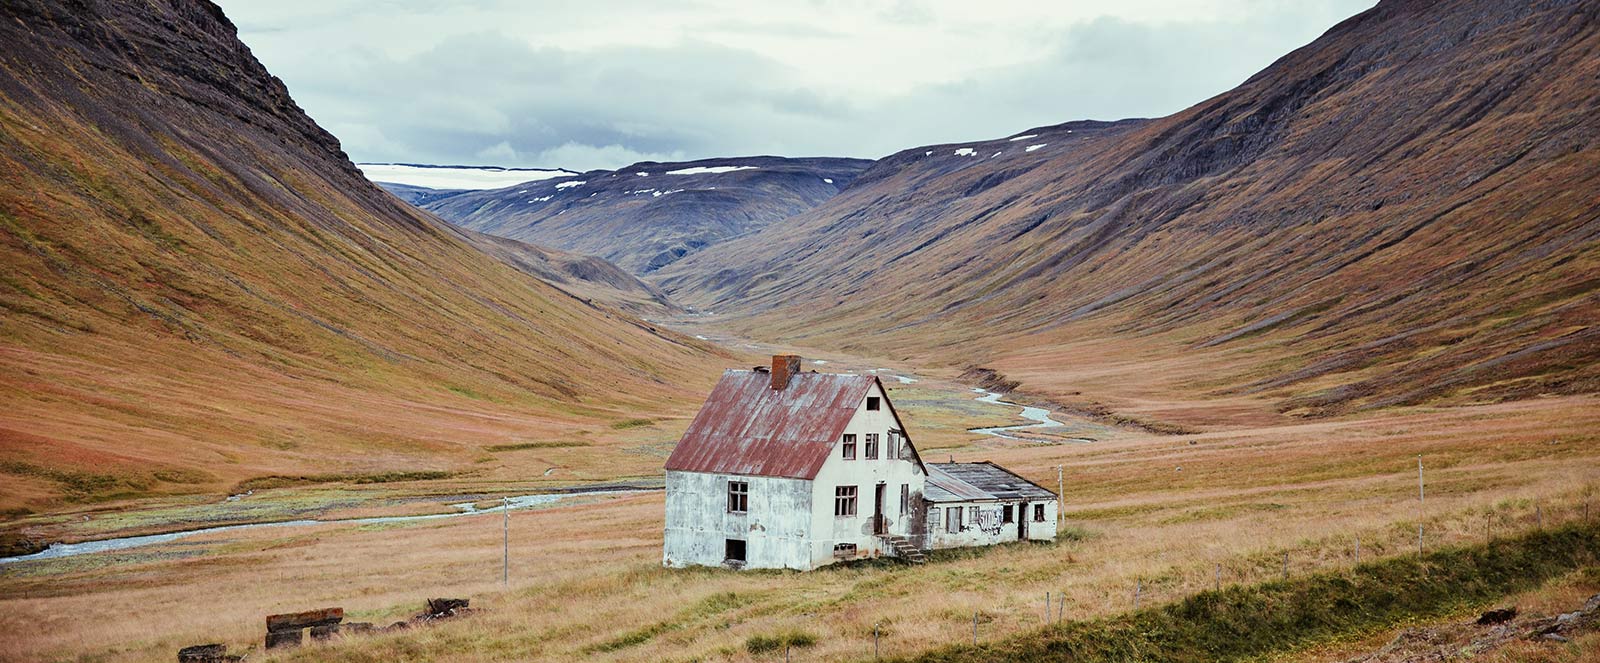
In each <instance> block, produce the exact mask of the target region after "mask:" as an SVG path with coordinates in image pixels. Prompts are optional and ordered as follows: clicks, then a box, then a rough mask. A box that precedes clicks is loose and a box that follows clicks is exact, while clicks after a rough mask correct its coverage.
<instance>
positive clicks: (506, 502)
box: [500, 497, 511, 587]
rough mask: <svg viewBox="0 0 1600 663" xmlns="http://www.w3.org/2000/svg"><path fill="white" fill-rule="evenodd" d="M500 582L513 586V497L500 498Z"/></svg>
mask: <svg viewBox="0 0 1600 663" xmlns="http://www.w3.org/2000/svg"><path fill="white" fill-rule="evenodd" d="M500 499H501V502H500V515H501V516H502V524H501V528H500V584H501V585H502V586H506V587H509V586H511V498H510V497H502V498H500Z"/></svg>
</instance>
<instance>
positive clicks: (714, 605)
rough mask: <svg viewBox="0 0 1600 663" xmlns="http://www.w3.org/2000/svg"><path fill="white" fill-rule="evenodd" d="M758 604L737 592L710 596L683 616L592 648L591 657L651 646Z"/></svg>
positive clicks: (631, 632) (752, 597)
mask: <svg viewBox="0 0 1600 663" xmlns="http://www.w3.org/2000/svg"><path fill="white" fill-rule="evenodd" d="M755 600H756V597H755V596H754V595H751V594H748V593H746V594H739V593H735V592H722V593H720V594H712V595H711V596H708V597H706V598H704V599H702V600H701V601H700V602H699V603H696V604H694V605H692V606H689V607H688V608H685V609H683V611H682V612H679V613H678V614H677V615H674V616H673V617H672V619H668V620H665V621H659V622H656V623H654V624H649V625H646V626H644V627H643V628H639V629H635V630H632V631H629V632H627V633H624V634H622V635H619V636H617V637H615V638H612V639H610V640H607V641H605V642H602V643H600V644H598V645H595V646H593V647H590V648H589V651H590V653H595V652H613V651H617V650H619V649H626V648H628V647H632V646H635V645H641V644H644V643H646V642H649V641H650V640H652V639H654V638H655V637H656V636H658V635H661V634H662V633H666V632H668V631H676V630H678V629H682V628H685V627H687V626H688V625H689V624H691V623H693V622H695V621H697V620H702V619H708V618H712V617H716V616H717V615H720V614H722V613H724V612H727V611H729V610H734V609H737V608H742V607H744V606H746V605H749V604H751V603H752V602H754V601H755Z"/></svg>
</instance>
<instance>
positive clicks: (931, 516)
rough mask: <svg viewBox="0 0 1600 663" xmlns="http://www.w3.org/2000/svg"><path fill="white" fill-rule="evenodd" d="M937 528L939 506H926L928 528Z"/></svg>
mask: <svg viewBox="0 0 1600 663" xmlns="http://www.w3.org/2000/svg"><path fill="white" fill-rule="evenodd" d="M938 528H939V507H936V506H934V507H928V529H930V530H932V529H938Z"/></svg>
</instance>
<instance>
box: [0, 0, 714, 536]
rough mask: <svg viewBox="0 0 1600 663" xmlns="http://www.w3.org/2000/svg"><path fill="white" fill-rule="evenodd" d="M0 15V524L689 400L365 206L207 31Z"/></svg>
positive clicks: (320, 138)
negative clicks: (25, 515)
mask: <svg viewBox="0 0 1600 663" xmlns="http://www.w3.org/2000/svg"><path fill="white" fill-rule="evenodd" d="M0 13H3V14H4V20H0V43H4V44H6V47H5V48H4V49H0V183H3V186H0V254H3V257H4V265H5V267H4V271H3V273H0V307H3V308H4V311H5V313H4V316H3V322H0V358H3V359H0V394H3V395H0V403H3V407H0V474H4V475H5V476H4V479H3V480H0V509H19V508H21V509H26V508H37V507H40V506H49V505H50V504H52V503H53V502H54V501H55V500H59V499H61V498H66V499H72V500H100V499H109V498H114V497H120V496H136V495H145V494H151V493H159V492H167V491H194V490H202V489H204V490H213V489H216V488H219V487H225V486H227V485H229V484H231V483H232V482H234V481H237V480H238V479H240V478H243V477H248V476H255V475H261V474H268V473H286V472H295V473H304V472H357V473H364V472H383V471H390V470H397V469H403V470H417V469H429V470H441V471H457V470H460V469H463V468H467V467H471V463H472V459H473V458H474V457H476V456H477V455H479V454H478V451H477V450H478V448H479V447H480V446H481V445H483V444H486V443H493V442H504V441H506V440H508V439H516V438H520V437H523V436H539V435H553V434H560V433H561V432H563V431H569V430H571V429H574V428H577V427H580V426H592V425H594V424H595V423H597V422H607V421H612V420H615V419H618V418H624V417H630V416H638V412H640V411H644V412H655V411H660V410H662V409H663V408H667V409H672V410H673V411H676V409H677V408H681V407H684V406H685V405H686V404H687V403H688V401H689V400H690V399H691V398H692V393H691V392H693V391H695V389H694V388H693V387H694V386H696V385H698V386H703V385H705V384H709V381H710V380H711V379H713V378H714V377H715V376H714V375H710V374H707V372H706V371H704V370H702V369H700V368H698V366H700V365H703V364H705V363H706V362H705V361H704V359H705V358H706V357H707V354H706V352H707V351H706V350H705V349H704V348H703V347H702V346H699V345H698V344H695V343H694V342H693V341H689V340H686V339H684V338H681V337H677V336H674V335H668V334H664V333H661V332H658V331H657V330H655V329H653V328H651V327H649V326H646V325H644V324H643V323H641V322H639V321H637V320H634V319H631V318H628V317H626V316H622V315H619V314H615V313H612V312H609V311H607V310H604V309H599V308H596V307H594V306H591V305H589V304H586V303H585V302H583V301H580V300H578V299H576V298H574V297H572V296H570V295H568V294H567V293H565V292H562V291H561V290H559V289H557V288H555V287H552V286H551V285H549V284H547V283H544V282H542V281H540V280H538V279H535V278H532V277H530V276H528V275H527V274H525V273H524V272H522V271H519V270H518V269H517V268H515V267H513V266H512V265H508V264H506V263H504V262H501V261H499V260H496V259H494V258H492V257H489V256H488V255H486V254H484V253H482V252H480V251H479V250H477V249H475V248H474V247H473V243H474V242H475V241H480V240H478V239H476V238H474V237H471V236H469V235H467V234H465V233H463V232H462V231H460V230H459V229H456V228H454V227H452V226H450V225H448V224H445V223H443V222H442V221H439V220H438V219H436V218H434V217H432V216H431V215H428V214H426V213H422V212H419V211H417V210H415V209H414V208H411V207H409V206H407V205H404V204H403V203H401V202H400V201H398V200H396V199H395V198H393V197H392V196H390V195H388V194H386V193H384V192H382V191H381V190H379V189H378V188H377V187H375V186H373V185H372V184H370V183H369V182H367V180H366V179H365V178H363V177H362V175H361V173H360V171H358V170H357V169H356V167H355V166H354V165H353V164H351V163H350V162H349V160H348V159H347V158H346V157H345V155H344V153H343V152H342V151H341V150H340V149H339V145H338V143H337V141H335V140H334V138H333V137H332V136H330V135H328V134H327V133H326V132H324V131H323V130H322V129H321V128H320V127H318V126H317V125H316V124H315V123H314V122H312V121H311V120H310V118H308V117H306V116H305V114H304V113H302V112H301V111H300V109H299V108H298V107H297V106H296V105H295V104H294V102H293V101H292V100H291V99H290V98H289V96H288V94H287V92H286V90H285V89H284V87H283V85H282V83H281V82H280V81H278V80H277V79H276V78H274V77H272V76H271V75H270V74H269V73H267V71H266V70H265V69H263V68H262V67H261V65H260V64H259V63H258V62H256V60H255V59H254V58H253V57H252V56H251V54H250V52H249V50H248V49H247V48H246V47H245V46H244V45H243V44H242V43H240V42H239V41H238V39H237V37H236V31H235V28H234V26H233V25H232V24H231V23H230V22H229V21H228V20H227V19H226V18H225V17H224V16H223V15H222V13H221V11H220V10H219V9H218V8H217V7H216V6H214V5H212V4H210V3H208V2H192V1H188V0H158V1H157V2H151V3H135V4H128V3H116V2H96V1H88V2H77V3H69V4H67V5H62V4H58V3H55V2H48V1H44V0H40V1H38V2H26V1H23V2H7V3H6V4H5V5H4V7H3V11H0ZM578 367H582V368H581V369H580V368H578ZM673 385H690V386H688V387H675V386H673Z"/></svg>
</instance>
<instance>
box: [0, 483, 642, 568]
mask: <svg viewBox="0 0 1600 663" xmlns="http://www.w3.org/2000/svg"><path fill="white" fill-rule="evenodd" d="M637 492H641V491H638V490H592V491H586V492H577V493H540V494H537V495H520V496H517V497H512V498H510V500H509V506H510V508H512V509H527V508H531V507H535V506H539V505H542V504H550V503H552V502H558V501H560V500H563V499H567V498H569V497H580V496H584V495H623V494H629V493H637ZM450 506H451V508H454V509H455V510H456V512H455V513H432V514H427V515H421V516H375V517H372V518H348V519H344V520H314V519H304V520H283V521H277V522H270V523H242V524H239V525H221V526H218V527H204V528H201V529H191V530H184V531H181V532H167V533H165V534H146V535H144V536H124V537H117V538H111V539H99V540H95V541H83V542H81V543H52V544H50V547H49V548H46V549H44V550H41V551H39V552H36V553H33V554H31V555H18V556H16V557H0V564H10V563H13V562H26V561H31V560H36V559H55V558H57V557H72V556H74V555H85V554H88V553H96V552H105V551H109V550H122V549H125V548H136V547H139V546H148V545H152V544H156V543H166V542H168V541H175V540H177V539H183V538H187V537H191V536H198V535H201V534H212V533H215V532H228V531H232V530H242V529H255V528H262V527H299V526H304V525H370V524H373V523H401V522H411V521H416V520H438V519H440V518H456V517H459V516H472V515H480V514H485V513H497V512H499V511H500V510H501V506H500V505H499V504H496V505H495V506H494V507H491V508H488V509H479V508H477V503H476V502H459V503H456V504H451V505H450Z"/></svg>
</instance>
